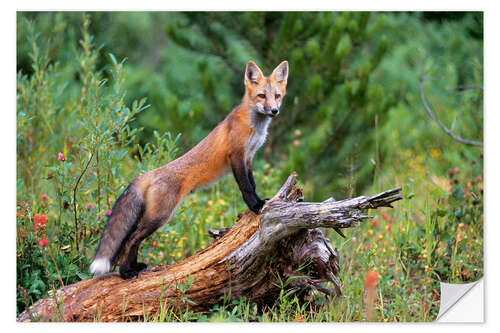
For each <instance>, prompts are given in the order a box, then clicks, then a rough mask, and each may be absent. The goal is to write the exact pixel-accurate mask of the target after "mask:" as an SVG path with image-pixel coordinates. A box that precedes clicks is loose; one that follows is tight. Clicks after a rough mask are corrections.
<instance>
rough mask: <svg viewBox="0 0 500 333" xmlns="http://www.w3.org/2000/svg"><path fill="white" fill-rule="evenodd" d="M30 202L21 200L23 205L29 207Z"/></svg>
mask: <svg viewBox="0 0 500 333" xmlns="http://www.w3.org/2000/svg"><path fill="white" fill-rule="evenodd" d="M28 206H29V204H28V203H27V202H26V201H23V202H21V207H28Z"/></svg>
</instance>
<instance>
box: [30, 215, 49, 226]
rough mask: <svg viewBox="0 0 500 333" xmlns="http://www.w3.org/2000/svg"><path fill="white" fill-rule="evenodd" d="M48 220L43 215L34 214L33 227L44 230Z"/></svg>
mask: <svg viewBox="0 0 500 333" xmlns="http://www.w3.org/2000/svg"><path fill="white" fill-rule="evenodd" d="M47 221H48V218H47V216H45V215H43V214H42V215H39V214H35V216H34V218H33V227H34V228H35V229H39V228H45V227H46V226H47Z"/></svg>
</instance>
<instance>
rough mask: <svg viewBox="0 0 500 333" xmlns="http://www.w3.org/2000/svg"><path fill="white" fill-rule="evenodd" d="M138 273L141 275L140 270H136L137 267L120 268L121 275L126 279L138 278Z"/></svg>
mask: <svg viewBox="0 0 500 333" xmlns="http://www.w3.org/2000/svg"><path fill="white" fill-rule="evenodd" d="M138 275H139V271H136V270H135V269H131V270H120V276H121V277H122V279H124V280H131V279H133V278H136V277H137V276H138Z"/></svg>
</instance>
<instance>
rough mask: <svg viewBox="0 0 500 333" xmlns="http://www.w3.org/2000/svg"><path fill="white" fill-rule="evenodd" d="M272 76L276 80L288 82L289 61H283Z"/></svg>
mask: <svg viewBox="0 0 500 333" xmlns="http://www.w3.org/2000/svg"><path fill="white" fill-rule="evenodd" d="M271 78H273V79H274V80H276V82H283V83H285V84H286V80H287V79H288V61H286V60H285V61H282V62H281V64H279V65H278V66H277V67H276V68H275V69H274V71H273V73H272V74H271Z"/></svg>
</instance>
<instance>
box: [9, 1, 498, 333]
mask: <svg viewBox="0 0 500 333" xmlns="http://www.w3.org/2000/svg"><path fill="white" fill-rule="evenodd" d="M495 9H496V8H495V2H494V1H478V0H476V1H473V2H472V1H467V2H466V1H457V0H445V1H439V2H437V1H435V0H434V1H430V0H421V1H418V2H406V3H402V2H401V1H395V0H391V1H381V0H379V1H376V2H375V1H367V0H366V1H357V0H350V1H345V2H341V3H339V2H331V3H328V2H325V1H319V0H308V1H306V2H292V1H273V2H270V1H268V0H267V1H263V0H254V1H252V2H242V3H236V2H235V1H229V0H227V1H210V2H202V1H192V0H184V1H182V2H174V3H170V2H159V1H151V0H142V1H128V0H127V1H125V0H122V1H112V2H110V1H108V2H104V1H102V0H101V1H96V0H88V1H85V2H76V1H75V2H71V1H67V0H65V1H63V0H57V1H56V0H45V1H33V0H32V1H17V2H7V1H5V2H3V3H2V11H1V12H0V15H1V20H0V22H1V24H2V46H3V47H2V52H1V56H2V59H1V61H0V66H2V71H1V73H2V74H3V75H2V78H1V88H2V89H1V91H2V109H4V110H3V112H2V117H3V121H2V122H1V130H0V133H1V134H0V135H1V138H2V147H3V148H2V155H3V156H2V157H3V161H4V163H2V166H1V171H2V174H3V175H4V179H3V182H2V183H3V186H2V190H1V191H0V193H1V197H0V204H1V206H0V207H1V208H2V209H1V210H0V212H1V213H2V217H3V221H2V222H3V225H4V226H5V227H6V228H7V230H6V231H5V232H4V233H3V234H4V237H3V239H2V240H1V242H0V244H1V246H2V250H3V251H4V252H3V253H4V254H5V255H4V258H5V259H4V260H5V261H6V262H7V264H6V265H5V266H7V267H6V269H5V271H6V273H4V275H3V276H2V281H1V282H2V283H1V284H0V285H1V286H2V295H3V296H4V297H2V302H1V309H0V314H1V319H2V322H3V323H4V325H8V326H15V327H5V329H12V330H14V329H16V330H19V329H21V330H23V331H24V330H28V329H30V330H31V329H34V330H44V329H51V330H56V331H59V330H61V331H62V330H67V329H68V326H67V324H35V325H24V324H18V323H15V319H14V318H15V283H16V281H15V256H14V253H15V223H13V221H14V210H15V179H16V177H15V158H16V152H15V112H14V110H15V107H16V103H15V66H16V59H15V57H16V56H15V43H16V37H15V26H16V25H15V24H16V23H15V21H16V13H15V12H16V11H17V10H43V11H51V10H92V11H96V10H138V11H146V10H368V11H373V10H378V11H393V10H402V11H414V10H443V11H447V10H464V11H469V10H484V11H485V15H484V18H485V20H484V24H485V25H484V26H485V34H484V37H485V76H484V78H485V81H484V87H485V168H484V171H485V177H484V178H485V181H486V186H485V195H486V198H485V244H486V245H487V246H486V248H485V256H484V260H485V272H486V274H487V275H486V279H485V280H486V281H485V285H486V286H485V288H486V317H485V320H486V324H485V325H474V326H477V328H491V327H492V326H493V325H495V323H498V318H499V316H498V314H497V313H498V305H497V304H495V303H496V302H495V303H494V301H495V300H498V296H499V295H500V293H499V289H500V288H499V284H498V282H496V281H495V280H496V279H493V280H492V281H491V283H489V280H488V276H492V277H493V276H498V273H499V267H500V266H499V265H498V262H497V260H495V257H496V256H495V255H492V254H491V253H497V252H498V244H499V243H500V242H498V239H497V238H498V235H500V232H499V231H500V230H499V228H500V227H499V223H500V222H499V221H500V219H499V216H498V210H495V206H496V205H495V203H496V202H495V203H494V201H493V200H494V198H500V193H498V192H499V190H498V185H499V181H498V180H499V179H498V177H499V173H498V172H497V171H496V166H497V165H498V163H497V162H498V156H499V153H498V143H499V142H500V141H499V137H498V135H499V133H500V131H499V130H498V128H497V127H498V125H499V124H500V122H499V121H498V120H499V119H498V117H499V116H500V105H499V103H498V99H494V96H495V95H498V89H499V87H500V84H499V83H500V82H498V81H499V74H500V70H499V65H498V61H499V59H500V54H499V52H498V41H497V40H498V33H497V32H498V31H500V26H499V21H500V17H499V15H498V12H497V11H495ZM490 91H491V93H490ZM490 147H491V148H490ZM5 157H6V158H5ZM490 170H491V171H490ZM497 200H498V199H497ZM495 201H496V200H495ZM497 258H498V257H497ZM490 261H491V262H490ZM497 302H498V301H497ZM49 325H50V326H49ZM116 325H119V326H120V327H119V329H120V330H126V331H127V330H130V331H131V330H136V329H137V328H139V327H140V328H141V329H149V328H151V329H167V330H176V329H182V330H189V329H196V330H208V331H210V330H219V331H220V330H221V329H230V330H235V329H237V330H238V331H250V330H255V328H256V326H255V325H252V324H247V325H238V324H224V325H222V324H210V325H201V324H195V325H188V326H186V325H181V324H168V326H163V325H162V327H153V324H148V325H144V324H142V325H141V326H136V325H126V324H112V325H111V326H110V325H104V324H98V325H92V327H91V329H92V330H99V331H100V330H104V329H109V328H111V329H116V328H117V326H116ZM234 325H238V326H237V328H236V327H235V326H234ZM306 325H308V327H307V328H305V327H304V326H302V325H292V324H286V329H287V330H291V331H297V332H298V331H301V332H303V330H304V329H311V328H312V329H314V330H324V331H330V332H331V331H332V330H345V329H347V330H352V329H355V327H353V326H352V325H355V326H358V325H359V324H336V323H330V324H310V323H308V324H306ZM367 325H369V326H366V325H359V326H358V327H359V328H364V329H370V330H375V331H379V330H384V331H392V330H394V331H398V332H399V331H400V330H401V329H402V327H400V325H398V324H396V325H383V324H367ZM421 325H425V329H426V330H427V329H431V330H434V329H436V330H440V331H441V330H448V329H452V330H454V331H455V330H459V331H460V330H464V331H466V330H467V331H469V330H470V329H471V327H470V325H457V324H446V325H445V326H442V324H441V325H439V324H438V325H436V324H416V325H405V327H404V328H403V329H404V330H405V331H417V330H419V331H420V330H422V329H423V328H424V327H421ZM278 326H281V324H262V325H259V326H258V328H259V329H265V330H271V329H276V328H278V329H280V328H284V327H278ZM86 328H87V329H88V328H90V327H89V326H86V325H85V324H71V329H77V330H83V329H86Z"/></svg>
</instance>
